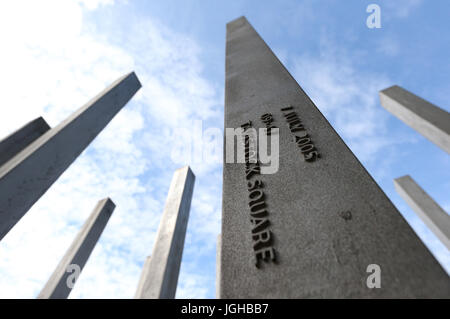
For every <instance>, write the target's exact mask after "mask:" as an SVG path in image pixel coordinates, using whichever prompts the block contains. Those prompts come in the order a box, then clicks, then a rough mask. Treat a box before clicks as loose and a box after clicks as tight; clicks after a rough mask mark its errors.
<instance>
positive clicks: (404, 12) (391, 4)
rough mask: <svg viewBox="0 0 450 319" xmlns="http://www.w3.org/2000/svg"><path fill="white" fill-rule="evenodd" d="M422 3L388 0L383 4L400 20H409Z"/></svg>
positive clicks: (417, 1) (420, 1)
mask: <svg viewBox="0 0 450 319" xmlns="http://www.w3.org/2000/svg"><path fill="white" fill-rule="evenodd" d="M422 2H423V1H422V0H396V1H389V0H388V1H387V2H383V6H384V5H386V7H387V9H388V10H389V11H390V12H392V13H393V14H394V15H395V16H397V17H399V18H407V17H408V16H409V15H410V14H411V12H413V11H414V10H415V9H416V8H418V7H419V6H420V5H421V4H422ZM382 10H383V8H382Z"/></svg>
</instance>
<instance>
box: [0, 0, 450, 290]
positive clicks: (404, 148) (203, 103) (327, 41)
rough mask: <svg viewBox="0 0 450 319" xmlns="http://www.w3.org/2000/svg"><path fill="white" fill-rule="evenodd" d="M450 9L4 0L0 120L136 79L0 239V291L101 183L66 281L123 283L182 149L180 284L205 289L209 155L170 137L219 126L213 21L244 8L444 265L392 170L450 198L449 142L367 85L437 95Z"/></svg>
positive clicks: (43, 261) (65, 237) (72, 223)
mask: <svg viewBox="0 0 450 319" xmlns="http://www.w3.org/2000/svg"><path fill="white" fill-rule="evenodd" d="M370 3H377V4H379V5H380V7H381V21H382V22H381V23H382V25H381V26H382V27H381V28H380V29H369V28H367V27H366V18H367V16H368V13H366V7H367V5H368V4H370ZM448 12H450V2H448V1H445V0H439V1H438V0H436V1H428V2H425V1H421V0H410V1H406V0H405V1H403V0H402V1H400V0H396V1H395V2H394V1H381V0H378V1H375V0H374V1H361V0H351V1H345V5H343V1H338V0H334V1H333V0H330V1H284V0H283V1H277V2H274V1H260V0H259V1H245V2H244V1H232V2H231V1H213V0H210V1H206V0H203V1H200V0H198V1H193V0H192V1H181V0H180V1H143V0H142V1H138V0H134V1H132V0H128V1H126V0H40V1H34V0H32V1H22V0H14V1H1V2H0V39H1V40H2V42H1V50H0V70H1V76H0V88H1V89H0V94H1V98H2V99H1V100H2V106H1V116H0V136H6V135H7V134H9V133H11V132H12V131H14V130H15V129H17V128H18V127H20V126H22V125H23V124H25V123H26V122H28V121H30V120H32V119H34V118H36V117H38V116H43V117H44V118H45V119H46V120H47V122H48V123H49V124H50V125H51V126H55V125H57V124H58V123H59V122H60V121H61V120H63V119H64V118H66V117H67V116H68V115H69V114H71V113H72V112H73V111H75V110H76V109H77V108H78V107H80V106H81V105H83V104H84V103H85V102H86V101H87V100H89V99H90V98H91V97H93V96H94V95H95V94H97V93H98V92H99V91H100V90H102V89H103V88H104V87H105V86H107V85H108V84H109V83H111V82H112V81H114V80H115V79H116V78H118V77H119V76H121V75H123V74H125V73H127V72H129V71H132V70H134V71H135V72H136V74H137V75H138V77H139V79H140V80H141V82H142V84H143V88H142V89H141V90H140V91H139V92H138V94H137V95H136V96H135V97H134V98H133V99H132V100H131V101H130V103H128V104H127V106H126V107H125V108H124V109H123V110H122V111H121V112H120V113H119V114H118V115H117V116H116V117H115V118H114V120H113V121H112V122H111V123H110V124H109V125H108V127H107V128H106V129H105V130H104V131H103V132H102V133H101V134H100V135H99V136H98V138H97V139H96V140H95V141H94V142H93V143H92V144H91V145H90V146H89V148H88V149H87V150H86V151H85V152H84V153H83V154H82V155H81V156H80V157H79V158H78V159H77V160H76V162H75V163H74V164H73V165H72V166H71V167H70V168H69V169H68V170H67V171H66V172H65V173H64V174H63V175H62V177H61V178H60V179H59V180H58V181H57V182H56V183H55V184H54V185H53V187H52V188H51V189H50V190H49V191H48V192H47V193H46V194H45V195H44V196H43V197H42V198H41V199H40V200H39V201H38V202H37V203H36V204H35V205H34V206H33V208H32V209H31V210H30V211H29V212H28V213H27V214H26V216H25V217H24V218H22V219H21V221H20V222H19V223H18V224H17V225H16V226H15V227H14V228H13V230H12V231H10V232H9V233H8V235H7V236H6V237H5V238H4V239H3V240H2V241H1V242H0V286H1V289H0V297H2V298H13V297H23V298H34V297H36V296H37V294H38V293H39V291H40V290H41V288H42V287H43V285H44V284H45V282H46V281H47V279H48V278H49V276H50V275H51V273H52V271H53V270H54V268H55V267H56V265H57V264H58V262H59V260H60V259H61V257H62V256H63V255H64V253H65V251H66V249H67V248H68V247H69V245H70V243H71V241H72V240H73V238H74V237H75V235H76V234H77V232H78V230H79V228H80V227H81V225H82V224H83V222H84V221H85V220H86V218H87V216H88V215H89V214H90V212H91V210H92V209H93V208H94V206H95V204H96V202H97V201H98V200H100V199H101V198H104V197H106V196H109V197H111V198H112V199H113V201H114V202H115V203H116V205H117V208H116V210H115V212H114V213H113V216H112V217H111V220H110V222H109V224H108V225H107V227H106V229H105V231H104V233H103V235H102V237H101V239H100V241H99V243H98V245H97V247H96V248H95V250H94V251H93V253H92V255H91V257H90V259H89V261H88V263H87V264H86V266H85V268H84V270H83V272H82V274H81V276H80V278H79V280H78V282H77V284H76V286H75V288H74V290H73V291H72V293H71V295H70V297H71V298H132V297H133V295H134V293H135V289H136V286H137V282H138V279H139V275H140V271H141V267H142V265H143V263H144V260H145V258H146V256H148V255H149V254H151V250H152V247H153V244H154V240H155V235H156V231H157V227H158V224H159V220H160V217H161V213H162V210H163V207H164V202H165V197H166V195H167V190H168V188H169V184H170V179H171V177H172V174H173V171H174V170H175V169H176V168H178V167H180V166H183V165H184V164H190V165H191V167H192V170H193V171H194V173H195V174H196V176H197V180H196V186H195V190H194V197H193V202H192V209H191V217H190V220H189V225H188V233H187V237H186V243H185V250H184V255H183V262H182V266H181V273H180V278H179V285H178V291H177V297H179V298H214V296H215V262H216V261H215V253H216V252H215V250H216V238H217V235H218V233H219V231H220V216H221V188H222V166H221V163H220V161H217V160H216V157H218V158H220V157H221V155H220V154H218V156H216V157H214V158H211V157H210V156H209V157H207V156H206V157H205V156H198V154H197V153H193V154H194V156H191V157H189V156H181V157H180V156H177V154H175V155H174V145H175V144H176V143H177V142H179V138H178V136H179V132H190V131H191V128H192V127H196V128H198V127H199V125H200V126H201V128H200V134H201V133H202V132H204V142H205V143H204V144H203V147H204V148H207V145H208V143H207V142H208V140H209V139H212V140H213V139H214V137H215V136H216V137H217V132H218V133H220V132H221V131H223V103H224V76H225V75H224V62H225V52H224V50H225V24H226V23H227V22H228V21H230V20H233V19H235V18H237V17H239V16H241V15H245V16H246V17H247V18H248V20H249V21H250V23H251V24H252V25H253V26H254V27H255V28H256V30H257V31H258V32H259V33H260V35H261V36H262V37H263V38H264V40H265V41H266V42H267V43H268V44H269V46H271V47H272V49H273V50H274V52H275V53H276V54H277V56H278V57H279V58H280V60H281V61H282V62H283V63H284V64H285V65H286V67H287V68H288V70H289V71H290V72H291V73H292V74H293V76H294V77H295V78H296V79H297V81H298V82H299V84H300V85H301V86H302V87H303V89H304V90H305V91H306V93H308V94H309V95H310V97H311V98H312V100H313V101H314V102H315V103H316V105H317V106H318V107H319V109H320V110H321V111H322V112H323V113H324V114H325V116H326V117H327V118H328V120H329V121H330V122H331V123H332V125H333V126H334V127H335V129H336V130H337V132H338V133H339V134H340V135H341V136H342V138H343V139H344V140H345V142H346V143H347V144H348V145H349V147H350V148H351V149H352V151H353V152H354V153H355V154H356V156H357V157H358V158H359V159H360V161H361V162H362V163H363V165H364V166H365V167H366V168H367V170H368V171H369V172H370V174H371V175H372V176H373V177H374V178H375V180H376V181H377V182H378V183H379V184H380V186H381V187H382V188H383V190H384V191H385V192H386V194H387V195H388V197H389V198H390V199H391V200H392V201H393V203H394V204H395V205H396V206H397V208H398V209H399V211H400V212H401V213H402V215H403V216H404V217H405V218H406V219H407V221H408V222H409V223H410V225H411V226H412V227H413V229H414V230H415V231H416V232H417V234H418V235H419V236H420V238H421V239H422V240H423V241H424V243H425V244H426V245H427V246H428V247H429V249H430V250H431V252H432V253H433V254H434V255H435V256H436V258H437V259H438V260H439V262H440V263H441V264H442V265H443V267H444V268H445V269H446V270H447V272H450V253H449V251H448V250H447V249H446V248H445V247H444V246H443V245H442V244H441V243H440V242H439V240H438V239H437V238H436V237H435V236H434V235H433V234H432V233H431V232H430V231H429V230H428V229H427V228H426V226H425V225H424V224H423V223H422V222H421V221H420V220H419V219H418V218H417V217H416V215H415V214H414V212H413V211H412V210H411V209H410V208H409V207H408V206H407V205H406V203H405V202H403V200H402V199H401V198H400V197H399V196H398V195H397V193H396V192H395V190H394V187H393V182H392V180H393V178H396V177H400V176H403V175H406V174H409V175H411V176H412V177H413V178H414V179H415V180H416V181H417V182H418V183H419V184H420V185H421V186H422V187H423V188H424V190H425V191H427V192H428V193H429V194H430V195H431V196H432V197H433V198H434V199H435V200H436V201H437V202H438V203H439V204H440V205H441V206H442V207H443V208H444V209H445V210H446V211H447V212H448V211H450V197H449V195H448V194H450V157H449V156H448V155H447V154H446V153H445V152H444V151H442V150H440V149H439V148H438V147H436V146H435V145H434V144H432V143H430V142H429V141H428V140H426V139H425V138H423V137H422V136H421V135H419V134H417V133H416V132H415V131H413V130H412V129H410V128H409V127H407V126H406V125H404V124H403V123H402V122H400V121H399V120H397V119H396V118H395V117H393V116H391V115H390V114H389V113H388V112H386V111H385V110H384V109H383V108H382V107H381V105H380V103H379V99H378V91H379V90H381V89H384V88H386V87H388V86H390V85H393V84H398V85H401V86H403V87H405V88H406V89H408V90H410V91H412V92H414V93H415V94H417V95H419V96H422V97H423V98H426V99H427V100H429V101H431V102H432V103H434V104H436V105H438V106H440V107H442V108H444V109H446V110H447V111H448V110H449V103H448V92H450V64H449V63H448V56H449V55H450V40H449V38H448V37H447V36H445V35H443V31H444V30H446V31H448V30H449V29H450V21H449V20H448ZM206 132H209V133H208V134H206ZM206 135H208V136H209V137H208V136H206ZM221 139H222V138H221V137H220V138H219V140H220V141H221ZM200 141H201V139H200ZM198 143H199V138H194V136H193V138H192V143H191V144H190V146H191V147H192V148H195V147H199V146H198ZM200 144H201V143H200ZM213 144H214V143H213ZM187 145H189V144H187ZM216 146H217V145H212V149H213V150H215V151H217V147H216ZM218 148H219V150H218V153H220V148H221V145H219V147H218ZM196 154H197V155H196Z"/></svg>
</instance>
